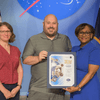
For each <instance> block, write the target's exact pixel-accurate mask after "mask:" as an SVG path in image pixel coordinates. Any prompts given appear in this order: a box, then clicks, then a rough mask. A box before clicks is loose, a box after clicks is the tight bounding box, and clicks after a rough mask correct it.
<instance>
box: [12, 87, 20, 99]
mask: <svg viewBox="0 0 100 100" xmlns="http://www.w3.org/2000/svg"><path fill="white" fill-rule="evenodd" d="M19 90H20V87H19V86H17V87H15V88H14V89H12V90H11V97H15V95H16V94H17V92H18V91H19Z"/></svg>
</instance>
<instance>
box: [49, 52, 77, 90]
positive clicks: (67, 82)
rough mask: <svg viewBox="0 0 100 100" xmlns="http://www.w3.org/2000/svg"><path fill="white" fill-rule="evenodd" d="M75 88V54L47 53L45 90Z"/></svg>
mask: <svg viewBox="0 0 100 100" xmlns="http://www.w3.org/2000/svg"><path fill="white" fill-rule="evenodd" d="M70 86H76V53H75V52H48V57H47V88H65V87H70Z"/></svg>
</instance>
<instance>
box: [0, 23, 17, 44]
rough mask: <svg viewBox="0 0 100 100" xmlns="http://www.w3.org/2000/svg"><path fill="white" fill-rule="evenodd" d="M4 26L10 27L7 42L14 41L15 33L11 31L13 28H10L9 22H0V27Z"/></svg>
mask: <svg viewBox="0 0 100 100" xmlns="http://www.w3.org/2000/svg"><path fill="white" fill-rule="evenodd" d="M4 25H5V26H6V27H7V28H8V29H10V31H11V37H10V39H9V42H10V43H11V42H14V41H15V37H16V36H15V34H14V33H13V28H12V26H11V25H10V24H9V23H7V22H0V27H1V26H4Z"/></svg>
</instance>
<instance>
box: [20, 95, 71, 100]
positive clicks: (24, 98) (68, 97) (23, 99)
mask: <svg viewBox="0 0 100 100" xmlns="http://www.w3.org/2000/svg"><path fill="white" fill-rule="evenodd" d="M66 98H67V99H66V100H70V96H69V95H66ZM20 100H27V99H26V96H20Z"/></svg>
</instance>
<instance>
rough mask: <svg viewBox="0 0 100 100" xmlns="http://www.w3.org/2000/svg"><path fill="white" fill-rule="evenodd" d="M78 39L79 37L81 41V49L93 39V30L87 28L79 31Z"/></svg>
mask: <svg viewBox="0 0 100 100" xmlns="http://www.w3.org/2000/svg"><path fill="white" fill-rule="evenodd" d="M77 37H78V39H79V41H80V42H81V47H83V46H84V45H86V44H87V43H88V42H90V40H91V39H92V37H93V33H91V30H90V28H89V27H88V26H85V28H84V29H82V30H80V31H79V33H78V36H77Z"/></svg>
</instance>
